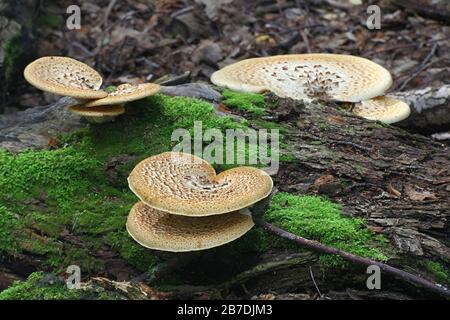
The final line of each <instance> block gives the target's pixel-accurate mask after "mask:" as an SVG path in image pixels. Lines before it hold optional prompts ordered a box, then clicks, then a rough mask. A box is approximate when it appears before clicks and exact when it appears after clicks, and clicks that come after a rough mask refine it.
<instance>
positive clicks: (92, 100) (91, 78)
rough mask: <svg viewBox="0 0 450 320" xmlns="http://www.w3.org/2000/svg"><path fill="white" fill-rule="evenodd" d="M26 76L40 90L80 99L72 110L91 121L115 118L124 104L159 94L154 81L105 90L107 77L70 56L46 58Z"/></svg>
mask: <svg viewBox="0 0 450 320" xmlns="http://www.w3.org/2000/svg"><path fill="white" fill-rule="evenodd" d="M24 77H25V79H26V80H27V81H28V82H29V83H30V84H32V85H33V86H35V87H36V88H38V89H41V90H43V91H46V92H50V93H53V94H57V95H61V96H68V97H72V98H75V99H76V100H77V101H78V104H77V105H73V106H70V107H69V111H70V112H72V113H75V114H77V115H80V116H83V117H85V118H86V120H87V121H89V122H91V123H104V122H109V121H112V120H114V119H115V118H116V117H117V116H119V115H121V114H123V113H124V112H125V108H124V107H123V105H124V104H125V103H127V102H130V101H134V100H138V99H142V98H145V97H147V96H150V95H152V94H155V93H157V92H158V91H159V90H160V86H159V85H158V84H154V83H143V84H137V85H132V84H122V85H119V86H118V87H117V88H116V90H114V91H113V92H111V93H108V92H106V91H103V90H101V89H100V88H101V86H102V83H103V79H102V77H101V75H100V74H99V73H98V72H97V71H95V70H94V69H92V68H91V67H90V66H88V65H86V64H84V63H82V62H80V61H77V60H75V59H72V58H68V57H43V58H40V59H37V60H35V61H33V62H32V63H30V64H29V65H28V66H27V67H26V68H25V71H24Z"/></svg>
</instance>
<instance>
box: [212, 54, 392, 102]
mask: <svg viewBox="0 0 450 320" xmlns="http://www.w3.org/2000/svg"><path fill="white" fill-rule="evenodd" d="M211 82H212V83H214V84H216V85H218V86H222V87H226V88H229V89H232V90H236V91H244V92H256V93H259V92H264V91H271V92H273V93H275V94H276V95H278V96H280V97H284V98H292V99H305V100H310V99H312V98H323V99H328V100H336V101H347V102H358V101H362V100H367V99H370V98H373V97H376V96H379V95H382V94H384V92H385V91H386V90H387V89H389V87H390V86H391V85H392V77H391V75H390V73H389V71H387V70H386V69H385V68H383V67H382V66H380V65H378V64H376V63H375V62H372V61H370V60H367V59H365V58H360V57H355V56H350V55H339V54H325V53H316V54H293V55H280V56H272V57H263V58H253V59H247V60H242V61H240V62H237V63H234V64H232V65H229V66H226V67H225V68H223V69H221V70H219V71H216V72H214V73H213V74H212V76H211Z"/></svg>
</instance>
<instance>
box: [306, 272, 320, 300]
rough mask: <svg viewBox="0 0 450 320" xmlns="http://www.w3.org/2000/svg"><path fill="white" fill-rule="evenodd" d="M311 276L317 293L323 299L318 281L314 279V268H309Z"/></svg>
mask: <svg viewBox="0 0 450 320" xmlns="http://www.w3.org/2000/svg"><path fill="white" fill-rule="evenodd" d="M309 275H310V276H311V280H312V282H313V283H314V287H316V290H317V293H318V294H319V297H322V293H321V292H320V290H319V287H318V286H317V283H316V280H315V279H314V274H313V271H312V268H311V267H309Z"/></svg>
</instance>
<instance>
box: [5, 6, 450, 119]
mask: <svg viewBox="0 0 450 320" xmlns="http://www.w3.org/2000/svg"><path fill="white" fill-rule="evenodd" d="M396 3H403V5H396ZM405 3H406V5H405ZM411 3H416V1H410V4H411ZM71 4H78V5H79V6H80V7H81V13H82V16H81V29H80V30H76V31H72V30H68V29H67V28H65V18H66V17H67V14H66V13H65V11H66V8H67V7H68V6H69V5H71ZM371 4H376V5H379V6H380V8H381V21H382V23H381V29H379V30H376V29H374V30H369V29H368V28H367V26H366V21H367V19H368V18H369V14H368V13H367V12H366V9H367V4H366V1H364V4H363V5H353V4H351V3H350V1H347V0H338V1H336V0H333V1H326V0H313V1H287V0H279V1H271V0H257V1H244V0H220V1H211V0H195V1H194V0H186V1H183V0H161V1H140V0H127V1H115V0H101V1H76V0H75V1H73V0H70V1H68V0H67V1H66V0H60V1H57V2H56V3H55V2H51V3H50V2H43V5H42V6H41V7H40V8H39V12H38V14H39V17H38V19H37V25H36V28H35V31H34V32H35V35H34V36H35V37H36V39H35V43H36V56H46V55H65V56H71V57H73V58H76V59H78V60H80V61H84V62H86V63H88V64H90V65H91V66H93V67H94V68H95V69H96V70H98V71H100V72H101V73H102V74H103V76H104V79H106V80H105V82H106V85H108V84H120V83H124V82H132V83H140V82H145V81H156V80H158V79H160V80H163V79H161V77H167V76H170V75H178V76H180V75H183V74H186V73H189V77H190V79H191V80H193V81H208V80H209V76H210V75H211V73H212V72H214V71H215V70H217V69H218V68H221V67H223V66H225V65H228V64H230V63H233V62H235V61H238V60H241V59H245V58H248V57H258V56H265V55H276V54H287V53H308V52H329V53H345V54H352V55H358V56H363V57H366V58H369V59H371V60H373V61H375V62H377V63H380V64H382V65H383V66H385V67H386V68H387V69H388V70H390V72H391V73H392V75H393V77H394V81H395V82H394V85H393V86H392V91H403V90H409V89H414V88H422V87H427V86H432V87H440V86H442V84H444V83H448V79H450V26H449V25H448V24H447V25H446V24H445V23H443V22H442V21H437V20H435V19H430V18H427V17H424V15H423V12H418V11H417V8H416V7H415V6H412V5H410V6H408V5H407V4H408V1H400V0H397V1H371ZM405 6H406V7H405ZM421 8H422V10H424V11H426V9H429V10H434V11H439V12H441V13H442V15H443V16H444V17H445V13H446V12H447V13H448V12H449V10H450V9H449V8H448V4H446V2H445V1H438V3H436V1H434V2H433V5H431V1H427V0H424V1H422V3H421ZM446 10H447V11H446ZM419 11H420V10H419ZM421 14H422V15H421ZM441 19H442V17H441ZM18 72H20V70H18ZM8 89H9V90H7V91H8V93H9V95H8V96H7V99H6V100H5V101H6V103H4V105H6V106H8V107H9V108H7V111H8V112H11V111H14V110H17V108H27V107H32V106H36V105H43V104H45V103H50V102H54V101H55V100H54V99H55V97H52V96H49V95H44V94H43V93H42V92H40V91H38V90H36V89H33V88H32V87H31V86H29V85H28V84H26V83H24V82H21V83H15V84H14V86H11V88H8Z"/></svg>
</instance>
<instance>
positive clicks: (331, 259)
mask: <svg viewBox="0 0 450 320" xmlns="http://www.w3.org/2000/svg"><path fill="white" fill-rule="evenodd" d="M265 218H266V219H267V220H268V221H270V222H272V223H274V224H275V225H277V226H279V227H281V228H283V229H285V230H287V231H289V232H291V233H294V234H296V235H299V236H302V237H304V238H307V239H310V240H317V241H319V242H321V243H323V244H325V245H328V246H332V247H335V248H338V249H341V250H344V251H347V252H350V253H353V254H356V255H359V256H363V257H368V258H373V259H375V260H379V261H386V260H387V256H386V255H385V253H383V249H384V247H386V243H387V240H385V239H384V238H383V237H382V236H376V235H375V234H374V233H372V232H371V231H369V230H368V229H367V228H366V227H365V223H364V220H362V219H355V218H349V217H346V216H344V215H343V213H342V210H341V208H340V206H339V205H338V204H335V203H332V202H330V201H327V200H325V199H323V198H321V197H317V196H297V195H292V194H289V193H284V192H281V193H278V194H276V195H275V196H274V198H273V201H272V204H271V207H270V208H269V210H268V211H267V213H266V214H265ZM277 242H278V241H277ZM277 242H275V243H273V245H274V246H277ZM282 245H283V246H286V245H287V244H286V243H285V242H283V243H282ZM321 261H322V262H323V263H325V264H326V265H327V266H341V265H343V264H344V261H343V260H342V259H341V258H339V257H337V256H331V255H329V256H327V255H324V256H322V257H321Z"/></svg>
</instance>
